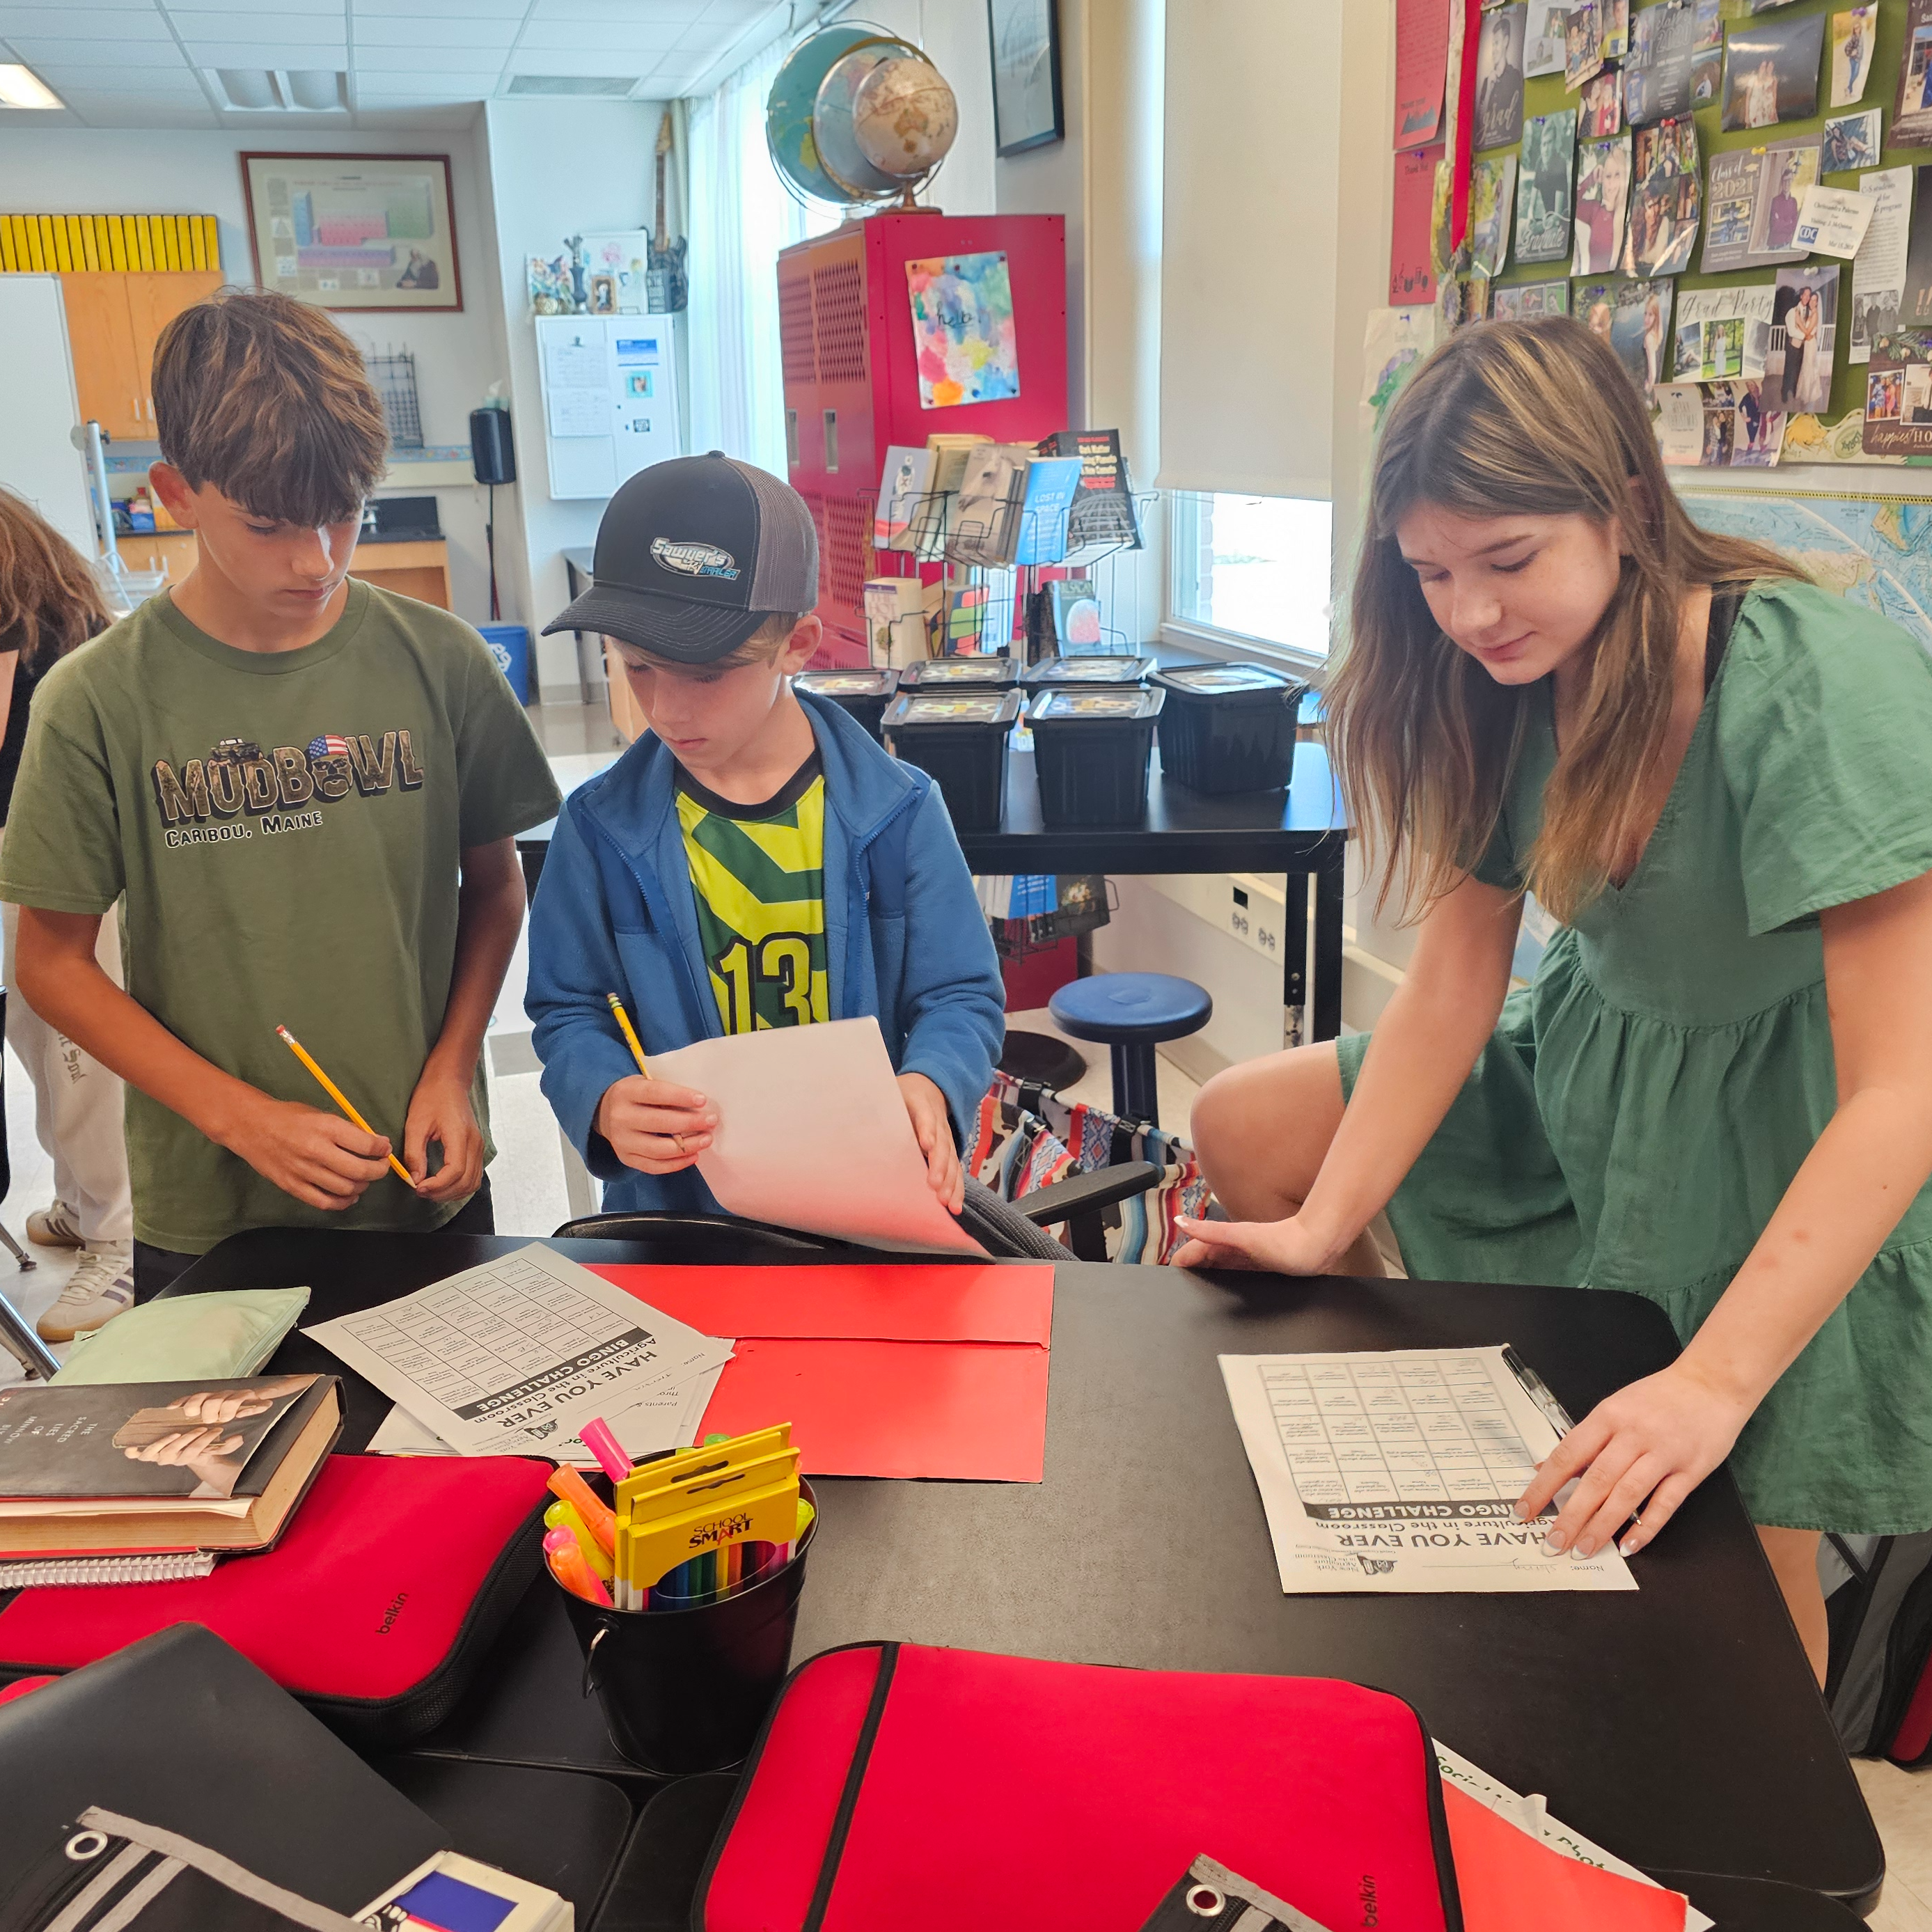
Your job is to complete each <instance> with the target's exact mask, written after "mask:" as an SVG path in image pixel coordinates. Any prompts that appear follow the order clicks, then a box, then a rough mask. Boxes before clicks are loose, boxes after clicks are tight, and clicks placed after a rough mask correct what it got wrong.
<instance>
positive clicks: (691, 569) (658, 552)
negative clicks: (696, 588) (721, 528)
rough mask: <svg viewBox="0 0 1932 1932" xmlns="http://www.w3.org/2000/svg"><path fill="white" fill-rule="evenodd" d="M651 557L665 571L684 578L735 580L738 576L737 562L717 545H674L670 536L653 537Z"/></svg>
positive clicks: (727, 551)
mask: <svg viewBox="0 0 1932 1932" xmlns="http://www.w3.org/2000/svg"><path fill="white" fill-rule="evenodd" d="M651 555H652V557H653V559H655V561H656V562H658V563H661V565H663V566H664V568H665V569H667V570H674V571H677V572H678V574H679V575H680V576H683V577H736V575H737V574H738V559H736V557H735V556H733V555H732V554H731V553H730V551H729V550H720V549H719V548H718V546H717V545H716V544H708V543H673V541H671V539H670V538H669V537H653V538H652V539H651Z"/></svg>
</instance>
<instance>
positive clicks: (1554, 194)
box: [1391, 0, 1932, 467]
mask: <svg viewBox="0 0 1932 1932" xmlns="http://www.w3.org/2000/svg"><path fill="white" fill-rule="evenodd" d="M1410 5H1414V6H1416V7H1424V6H1426V5H1427V0H1403V7H1404V10H1406V9H1407V8H1408V7H1409V6H1410ZM1441 10H1442V12H1443V13H1444V14H1445V17H1447V16H1448V14H1449V13H1450V12H1451V8H1450V7H1448V6H1447V5H1444V6H1443V7H1442V9H1441ZM1457 10H1460V8H1459V9H1457ZM1476 20H1478V22H1479V24H1472V26H1471V28H1470V31H1472V33H1474V34H1475V35H1476V36H1477V38H1476V41H1475V52H1474V55H1473V66H1474V74H1473V88H1472V91H1471V92H1468V93H1465V94H1463V95H1462V96H1461V101H1460V103H1459V101H1457V99H1455V98H1452V95H1451V89H1450V87H1449V82H1450V81H1451V80H1452V79H1453V77H1454V74H1456V73H1457V72H1460V73H1462V74H1465V75H1467V74H1469V72H1470V69H1469V68H1468V67H1463V68H1457V67H1456V66H1455V65H1454V63H1456V62H1457V61H1458V60H1459V59H1461V58H1464V57H1465V56H1464V55H1463V52H1462V49H1461V47H1460V46H1459V44H1458V43H1457V38H1456V37H1455V35H1454V34H1452V36H1451V43H1450V55H1449V58H1450V62H1451V67H1450V69H1449V70H1448V72H1447V73H1446V74H1445V94H1444V96H1443V100H1442V108H1441V118H1440V125H1439V126H1434V127H1433V132H1434V133H1436V137H1437V145H1435V146H1434V147H1433V148H1418V147H1415V146H1413V145H1412V146H1410V147H1409V148H1407V149H1406V151H1403V152H1401V153H1399V154H1398V155H1397V161H1398V164H1399V168H1398V172H1399V174H1400V175H1401V176H1402V178H1403V179H1402V183H1401V184H1400V185H1399V188H1398V203H1399V205H1398V209H1397V227H1398V231H1399V232H1398V234H1397V242H1396V250H1397V262H1396V263H1393V264H1392V267H1391V301H1392V302H1394V303H1396V304H1397V305H1398V306H1403V305H1405V304H1406V302H1414V301H1415V300H1416V299H1418V292H1419V291H1420V290H1421V289H1422V288H1423V287H1424V285H1425V282H1426V284H1427V289H1428V290H1429V294H1427V295H1421V296H1420V299H1421V300H1423V301H1424V302H1427V301H1428V300H1429V299H1430V296H1433V299H1434V302H1435V307H1436V317H1435V325H1434V326H1435V330H1436V338H1437V339H1438V340H1440V339H1442V336H1443V335H1445V334H1447V333H1448V332H1451V331H1453V330H1454V329H1460V328H1463V327H1468V326H1475V325H1478V324H1488V323H1525V322H1532V321H1535V320H1537V319H1538V318H1539V317H1547V316H1552V315H1563V314H1568V315H1571V316H1573V317H1575V318H1576V319H1577V320H1579V321H1580V322H1581V323H1583V325H1584V326H1586V327H1587V328H1589V329H1592V331H1594V332H1596V333H1597V334H1598V335H1601V337H1602V338H1603V340H1604V342H1605V344H1607V347H1609V348H1610V350H1611V352H1612V353H1613V354H1614V355H1615V356H1616V359H1617V360H1618V362H1619V364H1620V365H1622V368H1624V370H1625V372H1626V373H1627V374H1628V376H1629V378H1630V380H1631V382H1632V383H1633V384H1634V386H1636V388H1637V389H1638V390H1639V391H1640V393H1641V394H1642V395H1643V396H1644V398H1646V401H1649V403H1650V404H1652V407H1653V408H1654V409H1655V411H1656V412H1657V418H1656V422H1657V430H1658V438H1659V442H1660V444H1661V446H1662V448H1663V449H1664V452H1665V455H1666V456H1667V460H1670V461H1671V462H1673V463H1686V464H1695V465H1697V466H1706V467H1709V466H1723V467H1753V466H1769V465H1770V464H1772V463H1777V462H1778V461H1780V460H1787V461H1789V460H1793V458H1794V456H1795V455H1797V454H1799V452H1802V454H1803V455H1804V456H1805V458H1806V460H1824V458H1825V456H1826V451H1825V450H1824V449H1823V446H1824V445H1825V443H1826V441H1827V440H1828V432H1833V433H1832V434H1831V435H1830V437H1829V442H1830V446H1831V448H1830V452H1829V453H1830V454H1831V455H1832V456H1834V457H1835V458H1843V457H1845V456H1846V455H1851V456H1854V457H1855V456H1856V455H1858V454H1859V453H1860V452H1862V453H1864V454H1865V455H1872V456H1887V457H1896V456H1902V455H1932V155H1928V156H1927V157H1926V160H1927V166H1924V167H1921V166H1918V165H1916V164H1915V163H1914V162H1913V161H1912V158H1911V157H1909V155H1906V154H1900V153H1898V152H1897V150H1900V149H1909V148H1932V0H1867V4H1852V5H1845V4H1834V0H1484V5H1483V6H1482V7H1481V12H1480V14H1479V16H1477V17H1476ZM1399 31H1400V29H1399ZM1457 33H1458V34H1460V28H1458V29H1457ZM1463 86H1465V87H1469V86H1470V83H1469V80H1465V81H1464V82H1463ZM1463 103H1466V104H1467V110H1466V111H1467V114H1468V118H1467V120H1466V122H1465V124H1464V127H1463V142H1464V144H1465V145H1466V149H1467V150H1468V151H1469V154H1470V159H1469V174H1468V176H1467V197H1466V209H1467V213H1466V218H1464V219H1463V227H1462V230H1461V232H1460V233H1459V234H1457V235H1455V236H1453V237H1452V235H1451V223H1452V220H1454V219H1456V218H1457V215H1460V205H1461V204H1460V199H1459V195H1458V189H1459V187H1460V185H1461V184H1460V183H1459V181H1458V180H1457V177H1456V174H1455V163H1454V154H1455V152H1456V145H1455V137H1456V133H1457V127H1456V121H1457V112H1458V110H1459V107H1460V105H1461V104H1463ZM1403 163H1406V166H1403V165H1402V164H1403ZM1887 163H1889V165H1887ZM1405 208H1406V210H1407V211H1408V212H1407V213H1406V214H1405V213H1404V209H1405ZM1452 210H1453V211H1457V213H1456V214H1452ZM1452 243H1453V245H1452ZM1424 256H1426V257H1427V261H1426V264H1425V269H1426V273H1425V274H1421V275H1418V273H1417V272H1415V269H1414V267H1413V266H1411V265H1412V264H1413V263H1415V262H1416V261H1417V260H1418V258H1421V257H1424ZM1841 335H1842V338H1843V340H1842V341H1841ZM1854 384H1855V387H1853V385H1854ZM1848 413H1849V419H1850V420H1849V423H1845V422H1844V421H1843V419H1846V416H1847V414H1848ZM1841 425H1842V434H1838V433H1836V432H1837V431H1838V430H1839V428H1840V427H1841ZM1847 439H1849V442H1848V441H1847Z"/></svg>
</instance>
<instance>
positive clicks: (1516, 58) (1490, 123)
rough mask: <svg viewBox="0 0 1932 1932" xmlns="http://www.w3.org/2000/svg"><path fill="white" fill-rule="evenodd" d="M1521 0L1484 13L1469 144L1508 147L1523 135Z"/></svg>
mask: <svg viewBox="0 0 1932 1932" xmlns="http://www.w3.org/2000/svg"><path fill="white" fill-rule="evenodd" d="M1528 16H1529V8H1528V7H1527V6H1526V5H1524V0H1514V3H1513V4H1512V5H1508V6H1503V7H1493V8H1492V9H1491V10H1490V11H1489V12H1488V13H1485V14H1484V16H1483V25H1482V31H1481V35H1480V37H1478V40H1477V43H1476V129H1475V139H1474V142H1472V145H1474V146H1475V147H1477V148H1510V147H1514V145H1516V143H1517V142H1518V141H1520V140H1521V139H1522V138H1523V26H1524V23H1525V22H1526V20H1527V18H1528Z"/></svg>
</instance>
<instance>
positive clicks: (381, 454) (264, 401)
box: [154, 288, 389, 529]
mask: <svg viewBox="0 0 1932 1932" xmlns="http://www.w3.org/2000/svg"><path fill="white" fill-rule="evenodd" d="M154 426H155V429H156V431H157V434H158V435H159V437H160V445H161V455H162V458H163V460H165V461H166V462H169V463H172V464H173V465H174V466H175V468H176V469H178V470H179V471H180V472H181V474H182V475H184V476H185V477H186V478H187V481H188V483H189V485H190V487H192V488H194V489H199V488H200V487H201V486H202V484H205V483H211V484H214V487H215V488H216V489H217V490H220V492H221V493H222V494H223V496H226V497H227V498H229V499H230V500H231V501H232V502H236V503H239V504H240V505H241V506H242V508H243V509H245V510H246V511H248V512H249V513H250V514H251V515H254V516H257V517H273V518H274V519H275V521H277V522H278V523H293V524H296V525H297V526H300V527H301V528H303V529H319V528H320V526H322V525H323V524H325V523H347V522H348V521H350V520H351V519H352V518H354V517H359V516H360V515H361V514H362V505H363V502H364V501H365V499H366V498H367V497H368V495H369V493H370V492H371V490H374V488H375V487H376V485H377V484H378V483H379V482H380V481H382V477H383V467H384V462H385V458H386V455H387V452H388V449H389V428H388V425H387V424H386V422H384V420H383V405H382V404H381V403H380V401H378V400H377V395H376V392H375V389H374V387H373V386H371V383H370V381H369V375H368V371H367V370H366V369H365V368H364V367H363V365H362V352H361V351H360V350H359V349H358V348H357V347H356V345H355V344H354V343H353V342H352V341H350V339H349V338H348V337H347V335H344V333H343V332H342V331H341V329H339V328H338V327H337V326H336V325H335V323H334V322H332V320H330V319H329V317H328V315H327V314H325V313H324V312H323V311H322V310H321V309H319V308H314V307H313V306H311V305H310V304H309V303H308V302H297V301H296V300H295V299H294V298H293V296H284V295H278V294H277V293H275V292H274V291H272V290H266V289H239V288H227V289H222V290H218V291H217V293H215V294H214V295H213V296H210V297H209V298H208V300H207V301H206V302H196V304H195V305H194V306H193V308H186V309H183V310H182V311H181V314H178V316H176V317H175V319H174V320H173V321H172V322H171V323H169V324H168V326H167V327H166V329H163V331H162V332H161V338H160V341H159V342H158V343H157V344H155V346H154Z"/></svg>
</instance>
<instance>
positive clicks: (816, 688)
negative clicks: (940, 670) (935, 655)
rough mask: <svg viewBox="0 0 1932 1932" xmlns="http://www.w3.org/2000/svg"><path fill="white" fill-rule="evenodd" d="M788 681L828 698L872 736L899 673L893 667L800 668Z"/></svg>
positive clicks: (877, 730) (877, 729)
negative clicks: (848, 668) (858, 668)
mask: <svg viewBox="0 0 1932 1932" xmlns="http://www.w3.org/2000/svg"><path fill="white" fill-rule="evenodd" d="M792 682H793V685H795V686H796V688H798V689H799V690H800V691H811V692H813V693H814V694H816V695H817V696H818V697H829V698H830V699H831V700H832V703H834V704H835V705H837V706H838V708H839V709H840V710H841V711H849V712H850V713H851V714H852V715H853V717H854V718H857V719H858V721H859V723H860V724H862V725H864V726H865V729H866V730H868V731H869V732H871V734H872V736H874V737H875V738H876V737H877V736H878V735H879V720H880V718H883V716H884V715H886V706H887V705H889V703H891V702H892V698H893V696H894V695H895V693H896V692H897V691H898V688H899V674H898V672H897V671H895V670H802V671H800V672H799V674H798V675H797V676H796V677H795V678H793V679H792Z"/></svg>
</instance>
